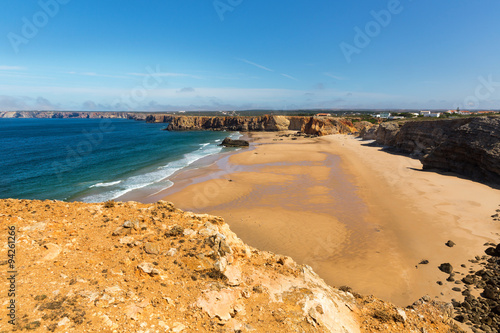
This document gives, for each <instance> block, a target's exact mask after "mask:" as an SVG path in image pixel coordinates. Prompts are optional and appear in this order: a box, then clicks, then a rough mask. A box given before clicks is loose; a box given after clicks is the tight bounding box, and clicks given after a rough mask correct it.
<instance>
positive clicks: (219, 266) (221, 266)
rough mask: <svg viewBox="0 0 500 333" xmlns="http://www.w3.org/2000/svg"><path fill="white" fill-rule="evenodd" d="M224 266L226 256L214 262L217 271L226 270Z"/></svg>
mask: <svg viewBox="0 0 500 333" xmlns="http://www.w3.org/2000/svg"><path fill="white" fill-rule="evenodd" d="M226 267H227V260H226V258H220V259H219V260H217V261H216V262H215V264H214V268H215V270H217V271H218V272H221V273H224V271H225V270H226Z"/></svg>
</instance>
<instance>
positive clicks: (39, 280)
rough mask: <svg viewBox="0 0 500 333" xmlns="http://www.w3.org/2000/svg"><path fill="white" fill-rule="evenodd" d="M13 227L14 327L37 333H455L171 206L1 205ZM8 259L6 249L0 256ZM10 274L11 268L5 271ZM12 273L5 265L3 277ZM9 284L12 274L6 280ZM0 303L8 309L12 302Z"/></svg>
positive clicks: (441, 307)
mask: <svg viewBox="0 0 500 333" xmlns="http://www.w3.org/2000/svg"><path fill="white" fill-rule="evenodd" d="M0 212H2V214H0V218H1V222H2V225H4V226H5V228H1V230H0V237H2V239H7V232H8V228H7V226H15V231H16V239H17V244H16V249H17V251H16V258H15V265H16V269H17V271H18V272H19V274H18V276H17V280H16V283H17V286H18V290H17V293H16V304H17V313H16V316H17V319H16V322H15V325H14V326H12V325H11V324H9V323H8V322H7V320H6V318H7V315H6V311H7V308H6V307H4V306H3V307H2V310H0V314H1V315H2V318H4V319H3V320H1V321H0V330H2V331H3V330H7V331H11V330H12V329H17V330H31V331H36V332H46V331H56V332H57V331H64V332H108V331H109V332H139V331H142V332H156V331H161V332H186V333H187V332H250V331H254V332H342V333H345V332H379V331H383V332H411V331H414V330H416V331H419V332H420V331H422V332H424V331H425V332H450V331H452V330H454V329H455V328H454V324H453V320H452V319H451V316H452V313H451V310H452V306H451V304H448V305H446V304H439V303H435V302H433V301H431V300H430V298H428V297H427V298H424V299H422V300H420V301H418V302H417V303H415V304H414V305H413V306H411V307H409V308H406V309H402V308H397V307H395V306H394V305H392V304H390V303H386V302H383V301H381V300H379V299H376V298H374V297H362V296H360V295H357V294H355V293H352V292H351V291H350V290H349V288H341V289H342V290H339V289H335V288H332V287H330V286H328V285H327V284H326V283H325V282H324V281H323V280H322V279H321V278H320V277H319V276H318V275H316V273H314V272H313V271H312V269H311V268H310V267H308V266H302V265H298V264H297V263H295V262H294V261H293V259H291V258H289V257H284V256H280V255H275V254H273V253H270V252H264V251H259V250H257V249H255V248H252V247H249V246H247V245H246V244H244V243H243V242H242V241H241V240H240V239H239V238H238V237H237V236H236V235H235V234H234V233H233V232H231V230H230V229H229V226H228V225H227V224H226V223H225V222H224V220H223V219H221V218H219V217H214V216H210V215H204V214H194V213H189V212H183V211H181V210H179V209H176V208H175V207H174V206H173V205H172V204H171V203H169V202H164V201H160V202H157V203H155V204H140V203H136V202H127V203H113V202H108V203H98V204H86V203H79V202H74V203H66V202H61V201H49V200H46V201H29V200H13V199H8V200H0ZM0 254H1V255H2V257H3V258H7V247H3V248H2V249H0ZM2 265H5V263H2ZM2 267H6V266H2ZM1 274H3V275H2V276H3V277H4V280H5V276H4V275H5V274H6V270H5V269H4V270H2V273H1ZM0 302H2V304H7V302H9V299H8V295H7V293H6V292H5V293H1V294H0Z"/></svg>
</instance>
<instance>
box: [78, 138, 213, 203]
mask: <svg viewBox="0 0 500 333" xmlns="http://www.w3.org/2000/svg"><path fill="white" fill-rule="evenodd" d="M221 150H222V147H219V146H216V145H214V144H204V146H203V147H201V150H196V151H193V152H191V153H187V154H184V156H183V157H182V158H181V159H179V160H176V161H172V162H170V163H168V164H167V165H164V166H161V167H158V168H157V169H156V170H154V171H150V172H146V173H144V174H139V175H135V176H130V177H128V178H126V179H123V180H120V181H116V182H109V183H99V184H95V185H93V186H91V187H109V189H108V190H106V191H105V192H102V193H96V194H92V195H89V196H87V197H84V198H83V199H82V201H85V202H103V201H107V200H113V199H116V198H119V197H121V196H123V195H125V194H127V193H129V192H130V191H133V190H137V189H142V188H151V189H154V188H157V189H156V190H158V189H159V188H163V189H165V188H168V187H170V186H172V185H173V183H172V182H171V181H169V180H168V177H170V176H172V175H173V174H174V173H175V172H177V171H179V170H181V169H183V168H186V167H188V166H189V165H191V164H193V163H194V162H196V161H198V160H199V159H201V158H203V157H206V156H210V155H214V154H217V153H219V152H220V151H221ZM98 185H99V186H98ZM154 185H156V186H154Z"/></svg>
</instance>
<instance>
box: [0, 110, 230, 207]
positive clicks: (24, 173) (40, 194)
mask: <svg viewBox="0 0 500 333" xmlns="http://www.w3.org/2000/svg"><path fill="white" fill-rule="evenodd" d="M166 126H167V124H164V123H163V124H156V123H152V124H150V123H146V122H141V121H134V120H126V119H0V198H17V199H39V200H45V199H54V200H64V201H84V202H102V201H107V200H113V199H117V198H119V197H120V196H122V195H124V194H130V193H131V192H132V191H141V193H148V194H154V193H157V192H159V191H161V190H163V189H166V188H168V187H170V186H172V185H173V183H172V181H170V180H169V178H170V177H171V176H172V175H173V174H174V173H175V172H176V171H179V170H183V169H185V168H190V167H192V165H193V163H194V162H196V161H199V160H200V159H202V158H204V157H207V156H210V155H215V154H219V153H221V152H223V151H225V150H227V148H222V147H220V146H218V144H219V143H220V142H221V141H222V140H223V139H224V138H225V137H227V136H231V137H233V138H235V137H238V136H239V133H227V132H211V131H192V132H191V131H190V132H169V131H162V129H163V128H165V127H166Z"/></svg>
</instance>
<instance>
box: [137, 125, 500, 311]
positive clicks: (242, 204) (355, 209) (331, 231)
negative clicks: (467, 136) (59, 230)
mask: <svg viewBox="0 0 500 333" xmlns="http://www.w3.org/2000/svg"><path fill="white" fill-rule="evenodd" d="M278 134H280V133H260V132H259V133H251V134H250V136H251V140H252V141H253V143H252V146H251V148H250V149H249V150H241V151H237V152H230V153H228V154H227V155H225V156H223V157H219V158H218V159H217V160H216V161H214V162H213V163H212V164H211V165H209V166H207V167H204V168H201V169H197V170H188V171H184V172H181V173H179V174H178V175H176V177H178V178H177V180H181V181H178V182H174V183H176V185H174V186H172V187H171V188H169V189H167V190H166V191H163V192H161V193H160V194H162V195H163V199H164V200H169V201H172V202H174V203H175V204H176V206H178V207H179V208H181V209H184V210H192V211H195V212H203V213H209V214H213V215H220V216H222V217H223V218H224V219H225V221H226V222H227V223H228V224H229V225H230V226H231V229H232V230H233V231H234V232H235V233H236V234H237V235H238V236H239V237H240V238H241V239H243V241H245V242H246V243H247V244H249V245H251V246H254V247H256V248H258V249H260V250H269V251H272V252H275V253H279V254H283V255H287V256H291V257H292V258H293V259H294V260H296V261H297V262H299V263H304V264H308V265H310V266H312V268H313V269H314V270H315V271H316V272H317V273H318V274H319V275H320V276H321V277H323V278H324V279H325V281H326V282H327V283H329V284H330V285H333V286H336V287H339V286H342V285H348V286H350V287H352V288H353V289H354V290H355V291H357V292H360V293H365V294H374V295H375V296H377V297H381V298H384V299H387V300H390V301H392V302H394V303H395V304H398V305H408V304H410V303H412V302H413V301H414V300H416V299H418V298H420V297H421V296H423V295H425V294H428V295H430V296H432V297H436V298H437V299H439V300H443V301H449V300H451V299H452V298H453V297H459V296H461V295H460V294H458V293H456V292H455V291H452V290H451V288H452V287H455V286H456V285H455V284H453V283H448V282H446V278H447V275H446V274H444V273H442V272H440V271H439V270H438V268H437V266H439V264H441V263H444V262H450V263H451V264H452V265H453V267H456V270H457V271H460V270H461V272H460V273H461V274H464V273H465V274H467V270H466V269H465V268H461V267H460V265H461V264H465V265H466V266H467V267H471V263H469V262H468V260H469V259H473V258H474V256H476V255H479V254H481V253H482V252H483V251H484V247H483V244H484V243H485V242H488V241H493V240H494V238H495V237H497V236H498V234H497V235H495V232H498V228H496V227H495V226H494V225H492V224H491V221H490V219H489V216H490V215H491V214H492V213H494V210H495V209H496V208H497V207H498V204H499V203H500V195H499V193H498V191H496V190H494V189H491V188H489V187H487V186H486V185H482V184H479V183H475V182H472V181H469V180H465V179H461V178H458V177H455V176H445V175H441V174H436V173H432V172H422V171H419V170H418V169H419V168H420V165H419V164H420V162H419V161H417V160H413V159H411V158H409V157H406V156H401V155H393V154H389V153H387V152H381V151H380V150H381V149H380V148H379V147H370V146H367V145H366V143H363V142H360V141H359V140H357V139H355V138H353V137H352V136H345V135H332V136H326V137H320V138H313V139H305V138H298V139H297V140H292V139H291V138H287V137H284V138H283V137H281V138H280V137H277V135H278ZM280 139H283V141H273V140H280ZM469 195H470V196H471V199H470V200H468V199H467V197H468V196H469ZM143 199H144V198H143ZM155 199H157V198H155ZM139 201H141V200H139ZM478 201H479V202H478ZM448 240H453V241H454V242H455V243H456V244H457V245H456V246H455V247H453V248H448V247H446V246H445V243H446V241H448ZM424 259H426V260H429V264H428V265H419V262H420V261H421V260H424ZM460 273H457V274H460ZM437 281H443V282H444V285H443V286H440V285H438V284H437V283H436V282H437Z"/></svg>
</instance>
